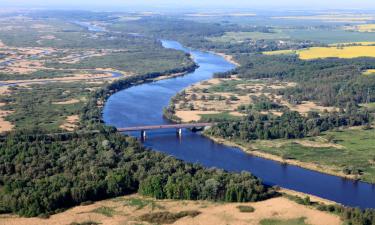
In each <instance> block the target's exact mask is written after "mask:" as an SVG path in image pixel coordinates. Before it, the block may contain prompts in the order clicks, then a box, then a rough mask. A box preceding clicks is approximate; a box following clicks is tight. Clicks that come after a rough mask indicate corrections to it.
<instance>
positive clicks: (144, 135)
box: [141, 130, 146, 140]
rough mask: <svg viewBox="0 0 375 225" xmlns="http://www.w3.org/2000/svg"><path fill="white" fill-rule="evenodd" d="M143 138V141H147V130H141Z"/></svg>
mask: <svg viewBox="0 0 375 225" xmlns="http://www.w3.org/2000/svg"><path fill="white" fill-rule="evenodd" d="M141 138H142V139H143V140H144V139H146V131H145V130H141Z"/></svg>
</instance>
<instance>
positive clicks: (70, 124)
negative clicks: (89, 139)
mask: <svg viewBox="0 0 375 225" xmlns="http://www.w3.org/2000/svg"><path fill="white" fill-rule="evenodd" d="M78 121H79V116H78V115H72V116H68V117H67V118H66V120H65V123H63V124H62V125H61V126H60V128H61V129H64V130H67V131H73V130H74V129H75V128H76V127H77V126H78V125H77V124H78Z"/></svg>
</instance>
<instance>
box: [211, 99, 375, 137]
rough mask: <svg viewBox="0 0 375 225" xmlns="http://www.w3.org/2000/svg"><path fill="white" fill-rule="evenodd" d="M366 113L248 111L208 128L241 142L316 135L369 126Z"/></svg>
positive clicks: (348, 110) (220, 135)
mask: <svg viewBox="0 0 375 225" xmlns="http://www.w3.org/2000/svg"><path fill="white" fill-rule="evenodd" d="M371 119H372V118H371V116H370V114H369V113H368V112H367V111H366V110H364V111H358V110H357V108H355V107H353V108H350V106H348V108H347V109H346V111H345V112H342V113H337V112H333V113H326V114H323V115H320V114H319V113H316V112H311V113H309V114H308V116H307V117H304V116H302V115H300V114H299V113H298V112H296V111H286V112H284V113H283V114H282V115H281V116H272V115H269V114H268V115H264V114H261V113H257V112H250V113H249V114H248V115H247V116H246V117H245V118H244V119H243V120H242V121H234V122H223V123H219V124H218V125H216V126H214V127H213V128H211V129H210V130H208V132H207V133H208V134H209V135H213V136H218V137H222V138H233V139H240V140H243V141H250V140H257V139H264V140H271V139H280V138H286V139H294V138H304V137H307V136H317V135H320V134H321V132H324V131H327V130H332V129H334V128H339V127H345V126H361V125H367V126H368V127H369V129H370V121H371Z"/></svg>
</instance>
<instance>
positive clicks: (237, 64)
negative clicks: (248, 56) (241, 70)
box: [215, 52, 241, 66]
mask: <svg viewBox="0 0 375 225" xmlns="http://www.w3.org/2000/svg"><path fill="white" fill-rule="evenodd" d="M215 54H216V55H219V56H221V57H223V58H224V59H225V60H227V61H228V62H230V63H232V64H233V65H236V66H241V64H239V63H238V62H237V61H236V60H235V59H234V57H233V56H232V55H227V54H224V53H218V52H215Z"/></svg>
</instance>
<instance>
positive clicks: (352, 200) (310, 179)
mask: <svg viewBox="0 0 375 225" xmlns="http://www.w3.org/2000/svg"><path fill="white" fill-rule="evenodd" d="M162 43H163V46H164V47H165V48H172V49H176V50H181V51H184V52H186V53H190V54H191V55H192V56H193V57H194V60H195V62H196V63H197V64H198V65H199V66H200V67H199V68H198V69H197V70H195V71H194V72H192V73H189V74H187V75H185V76H183V77H177V78H171V79H166V80H161V81H157V82H153V83H146V84H142V85H138V86H134V87H131V88H129V89H126V90H123V91H120V92H118V93H116V94H114V95H112V96H111V97H110V98H109V99H108V101H107V103H106V105H105V107H104V111H103V116H104V121H105V122H106V124H108V125H112V126H115V127H127V126H136V125H156V124H169V123H170V122H168V121H167V120H165V119H163V116H162V110H163V108H164V107H165V106H167V105H168V103H169V100H170V99H171V97H173V96H174V95H175V94H176V93H177V92H179V91H181V90H183V89H184V88H186V87H188V86H190V85H192V84H194V83H197V82H199V81H202V80H207V79H209V78H211V77H212V75H213V73H216V72H225V71H229V70H231V69H233V68H234V65H232V64H231V63H229V62H227V61H226V60H225V59H224V58H222V57H220V56H218V55H215V54H210V53H205V52H200V51H195V50H191V49H188V48H185V47H183V46H181V44H179V43H178V42H174V41H162ZM145 66H147V65H145ZM175 132H176V131H175V130H170V131H169V130H167V131H165V130H164V131H152V132H148V133H147V138H146V140H145V142H144V145H145V146H147V147H150V148H152V149H153V150H155V151H160V152H164V153H166V154H168V155H172V156H174V157H176V158H178V159H181V160H184V161H187V162H192V163H200V164H202V165H204V166H206V167H217V168H221V169H225V170H227V171H234V172H240V171H249V172H251V173H252V174H254V175H255V176H257V177H259V178H260V179H262V181H263V182H264V183H265V184H268V185H278V186H280V187H284V188H288V189H292V190H296V191H300V192H304V193H309V194H313V195H316V196H319V197H322V198H325V199H329V200H332V201H335V202H338V203H341V204H343V205H346V206H356V207H361V208H375V185H371V184H367V183H363V182H356V181H352V180H347V179H343V178H340V177H336V176H330V175H326V174H323V173H319V172H315V171H311V170H307V169H303V168H300V167H297V166H292V165H284V164H281V163H278V162H274V161H272V160H267V159H263V158H259V157H255V156H251V155H249V154H247V153H244V152H243V151H241V150H240V149H238V148H233V147H228V146H224V145H221V144H217V143H215V142H213V141H211V140H209V139H207V138H205V137H203V136H202V135H200V134H199V133H192V132H190V131H184V133H183V135H182V138H178V137H177V136H176V134H175ZM131 135H138V134H136V133H132V134H131Z"/></svg>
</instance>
